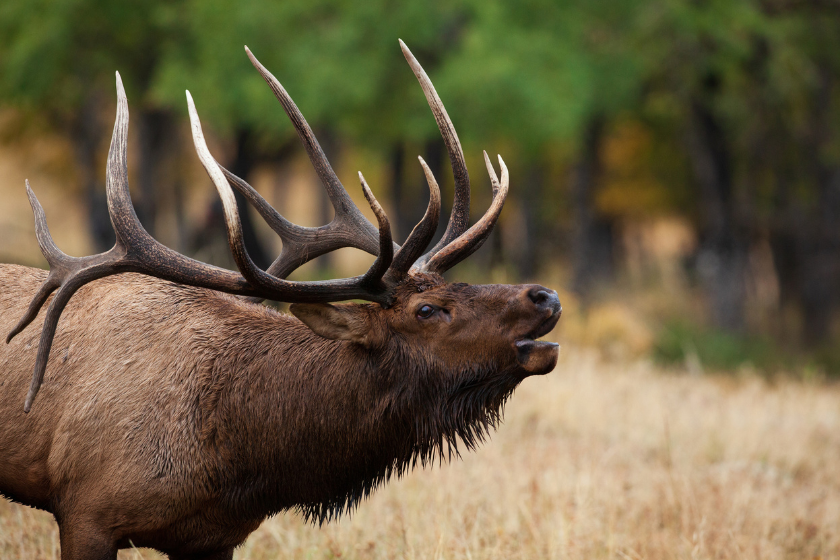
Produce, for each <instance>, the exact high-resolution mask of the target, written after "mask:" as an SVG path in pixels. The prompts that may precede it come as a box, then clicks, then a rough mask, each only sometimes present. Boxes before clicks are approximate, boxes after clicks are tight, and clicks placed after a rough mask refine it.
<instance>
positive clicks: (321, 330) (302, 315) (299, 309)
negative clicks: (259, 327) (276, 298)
mask: <svg viewBox="0 0 840 560" xmlns="http://www.w3.org/2000/svg"><path fill="white" fill-rule="evenodd" d="M289 311H291V312H292V314H293V315H294V316H295V317H297V318H298V319H300V320H301V321H303V324H304V325H306V326H307V327H309V328H310V329H311V330H312V332H314V333H315V334H317V335H319V336H323V337H324V338H329V339H330V340H349V341H350V342H355V343H357V344H362V345H364V346H370V345H371V344H372V343H373V339H374V335H373V332H372V331H373V325H372V324H371V323H372V322H371V319H370V314H369V313H368V311H367V309H365V308H364V307H362V306H360V305H356V304H352V303H349V304H343V305H331V304H329V303H294V304H292V305H291V306H290V307H289Z"/></svg>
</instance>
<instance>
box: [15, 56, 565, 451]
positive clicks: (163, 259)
mask: <svg viewBox="0 0 840 560" xmlns="http://www.w3.org/2000/svg"><path fill="white" fill-rule="evenodd" d="M400 45H401V47H402V51H403V54H404V55H405V57H406V59H407V61H408V63H409V65H410V66H411V68H412V70H413V71H414V73H415V75H416V77H417V79H418V80H419V82H420V85H421V87H422V89H423V92H424V93H425V95H426V98H427V100H428V102H429V105H430V107H431V109H432V113H433V114H434V117H435V120H436V121H437V124H438V128H439V129H440V132H441V135H442V137H443V140H444V143H445V145H446V147H447V150H448V152H449V157H450V161H451V165H452V170H453V173H454V177H455V200H454V204H453V208H452V214H451V217H450V220H449V223H448V225H447V227H446V230H445V232H444V235H443V237H442V238H441V240H440V241H439V242H438V243H437V244H436V245H435V246H434V247H433V248H432V249H430V250H429V251H427V252H424V251H426V248H427V246H428V245H429V243H430V242H431V239H432V237H433V235H434V233H435V230H436V228H437V224H438V219H439V214H440V205H441V202H440V190H439V188H438V184H437V182H436V180H435V178H434V176H433V175H432V173H431V171H430V170H429V168H428V166H427V165H426V163H425V162H424V161H423V160H422V158H419V159H420V165H421V166H422V168H423V171H424V172H425V175H426V179H427V182H428V184H429V192H430V199H429V205H428V208H427V210H426V213H425V215H424V216H423V218H422V219H421V220H420V222H419V223H418V224H417V225H416V226H415V228H414V230H413V231H412V232H411V234H410V235H409V236H408V238H407V239H406V241H405V243H404V244H403V245H402V246H399V245H397V244H395V243H394V242H393V241H392V238H391V231H390V225H389V222H388V218H387V216H386V215H385V212H384V211H383V210H382V207H381V206H380V205H379V203H378V202H377V200H376V198H375V197H374V196H373V193H372V192H371V190H370V188H369V187H368V185H367V183H366V182H365V179H364V177H363V176H362V174H361V173H359V179H360V181H361V184H362V189H363V192H364V195H365V197H366V199H367V201H368V203H369V204H370V207H371V209H372V210H373V213H374V215H375V216H376V219H377V222H378V223H377V225H376V226H374V225H373V224H372V223H371V222H370V221H368V220H367V219H366V218H365V217H364V215H363V214H362V213H361V211H360V210H359V209H358V208H357V207H356V206H355V204H354V203H353V202H352V200H351V199H350V197H349V195H348V194H347V192H346V190H345V189H344V187H343V186H342V185H341V183H340V182H339V180H338V177H337V176H336V174H335V172H334V171H333V169H332V167H331V166H330V164H329V162H328V161H327V159H326V157H325V155H324V153H323V151H322V150H321V147H320V146H319V144H318V141H317V140H316V138H315V136H314V135H313V133H312V130H311V129H310V127H309V125H308V124H307V122H306V120H305V119H304V118H303V115H302V114H301V113H300V111H299V110H298V108H297V106H296V105H295V104H294V102H293V101H292V99H291V98H290V97H289V95H288V94H287V93H286V91H285V89H284V88H283V86H282V85H281V84H280V83H279V82H278V81H277V79H276V78H275V77H274V76H273V75H272V74H271V73H270V72H268V70H266V69H265V68H264V67H263V66H262V64H260V62H259V61H258V60H257V59H256V58H255V57H254V55H253V54H252V53H251V51H250V50H248V48H247V47H246V51H247V53H248V56H249V58H250V60H251V62H252V63H253V65H254V66H255V67H256V69H257V70H258V71H259V72H260V74H261V75H262V77H263V78H264V79H265V80H266V82H267V83H268V85H269V86H270V87H271V89H272V91H273V92H274V94H275V96H276V97H277V99H278V100H279V101H280V103H281V105H282V106H283V108H284V110H285V111H286V113H287V114H288V116H289V118H290V119H291V121H292V123H293V125H294V127H295V129H296V131H297V133H298V135H299V137H300V139H301V141H302V142H303V145H304V147H305V149H306V151H307V153H308V155H309V158H310V160H311V162H312V164H313V166H314V167H315V170H316V172H317V174H318V176H319V178H320V179H321V181H322V183H323V185H324V188H325V189H326V192H327V195H328V196H329V198H330V200H331V202H332V204H333V207H334V208H335V218H334V219H333V221H332V222H330V223H329V224H328V225H326V226H322V227H316V228H309V227H301V226H298V225H295V224H292V223H290V222H289V221H288V220H286V219H285V218H284V217H283V216H281V215H280V214H279V213H278V212H277V211H276V210H275V209H274V208H272V207H271V206H270V205H269V204H268V203H267V202H266V201H265V199H263V198H262V197H261V196H260V195H259V194H258V193H257V192H256V191H255V190H254V189H253V188H252V187H251V186H250V185H249V184H248V183H246V182H245V181H244V180H243V179H241V178H239V177H237V176H235V175H234V174H232V173H230V172H229V171H228V170H226V169H224V168H223V167H222V166H221V165H219V164H218V162H216V160H215V159H214V158H213V156H212V155H211V154H210V152H209V150H208V148H207V145H206V143H205V141H204V137H203V133H202V129H201V124H200V122H199V118H198V115H197V113H196V110H195V106H194V103H193V100H192V97H191V96H190V94H189V92H187V102H188V106H189V113H190V121H191V125H192V135H193V140H194V144H195V148H196V151H197V153H198V156H199V159H200V160H201V162H202V164H203V165H204V167H205V169H206V171H207V173H208V174H209V175H210V177H211V179H212V181H213V183H214V185H215V187H216V189H217V191H218V193H219V195H220V197H221V200H222V204H223V207H224V215H225V223H226V226H227V232H228V241H229V245H230V248H231V251H232V253H233V256H234V259H235V261H236V264H237V266H238V268H239V271H240V273H236V272H232V271H228V270H224V269H221V268H217V267H214V266H212V265H208V264H204V263H201V262H198V261H195V260H193V259H190V258H188V257H185V256H183V255H181V254H179V253H176V252H174V251H172V250H171V249H169V248H167V247H165V246H163V245H161V244H160V243H159V242H157V241H156V240H155V239H153V238H152V237H151V236H150V235H149V234H148V233H147V232H146V231H145V229H144V228H143V226H142V225H141V224H140V222H139V221H138V219H137V216H136V214H135V212H134V208H133V206H132V204H131V199H130V196H129V190H128V179H127V162H126V145H127V131H128V104H127V100H126V96H125V91H124V89H123V86H122V82H121V80H120V77H119V73H118V74H117V96H118V105H117V118H116V123H115V125H114V133H113V137H112V140H111V148H110V151H109V154H108V167H107V195H108V208H109V213H110V215H111V221H112V223H113V225H114V229H115V232H116V243H115V245H114V247H113V248H112V249H110V250H109V251H107V252H105V253H101V254H99V255H93V256H88V257H81V258H74V257H70V256H68V255H65V254H64V253H62V252H61V251H60V250H59V249H58V248H57V247H56V245H55V243H54V242H53V240H52V237H51V235H50V233H49V230H48V228H47V224H46V218H45V216H44V212H43V209H42V208H41V206H40V204H39V202H38V200H37V198H36V197H35V195H34V193H33V192H32V190H31V189H30V188H29V183H28V181H27V185H26V186H27V193H28V196H29V199H30V203H31V205H32V208H33V212H34V214H35V224H36V234H37V237H38V242H39V245H40V247H41V251H42V252H43V254H44V256H45V257H46V259H47V261H48V262H49V264H50V273H49V276H48V278H47V279H46V281H45V282H44V284H43V285H42V286H41V288H40V290H39V291H38V293H37V294H36V296H35V297H34V298H33V300H32V302H31V304H30V306H29V309H28V310H27V312H26V314H25V315H24V317H23V318H21V320H20V321H19V323H18V324H17V325H16V326H15V328H14V329H13V330H12V332H11V333H10V334H9V336H8V338H7V342H8V341H9V340H11V338H12V337H14V336H15V335H16V334H17V333H19V332H20V331H21V330H23V329H24V328H26V326H27V325H28V324H29V323H31V322H32V320H33V319H34V318H35V316H36V315H37V313H38V311H39V310H40V308H41V307H42V306H43V305H44V304H45V303H46V301H47V299H48V297H49V296H50V294H51V293H52V292H54V291H56V290H57V292H56V294H55V296H54V297H53V299H52V302H51V303H50V305H49V308H48V310H47V313H46V317H45V321H44V326H43V329H42V333H41V339H40V344H39V348H38V355H37V360H36V364H35V369H34V372H33V377H32V383H31V386H30V390H29V393H28V395H27V397H26V403H25V406H24V410H26V411H29V410H30V408H31V406H32V402H33V399H34V398H35V396H36V394H37V392H38V389H39V387H40V385H41V382H42V380H43V376H44V371H45V368H46V365H47V360H48V356H49V351H50V347H51V344H52V341H53V338H54V335H55V331H56V326H57V324H58V320H59V317H60V315H61V313H62V311H63V309H64V308H65V306H66V304H67V302H68V301H69V300H70V298H71V297H72V295H73V294H74V293H75V292H76V290H78V289H79V288H80V287H81V286H82V285H84V284H85V283H87V282H91V281H93V280H96V279H98V278H102V277H105V276H109V275H113V274H118V273H121V272H139V273H142V274H147V275H150V276H155V277H158V278H163V279H166V280H170V281H173V282H177V283H181V284H187V285H193V286H201V287H206V288H210V289H213V290H218V291H222V292H227V293H231V294H237V295H241V296H245V297H249V298H251V299H252V300H254V301H261V300H262V299H272V300H277V301H285V302H290V303H293V305H292V306H291V312H292V313H293V314H294V315H296V316H297V317H298V318H299V319H300V320H301V321H302V322H303V323H305V324H306V325H307V326H308V327H309V328H310V329H311V330H312V331H314V332H315V333H316V334H318V335H320V336H322V337H325V338H328V339H336V340H347V341H351V342H353V343H355V344H356V345H358V347H359V348H360V349H366V350H377V351H378V352H380V355H381V356H384V357H383V358H382V359H383V360H386V361H387V360H388V359H389V356H402V357H403V358H408V360H409V362H411V361H413V363H416V364H418V367H422V368H424V369H425V371H429V372H438V373H439V374H440V376H444V375H447V376H448V378H446V379H433V378H430V377H428V376H427V378H426V379H424V382H430V383H439V384H441V385H443V386H446V387H448V390H447V391H448V394H449V395H450V397H451V398H450V399H449V402H450V405H451V406H456V407H457V406H462V407H467V408H469V407H468V406H467V404H465V403H464V402H462V401H459V400H458V395H459V394H461V393H462V392H463V390H464V389H465V388H466V387H475V386H476V384H478V385H481V386H482V387H485V386H486V387H485V388H486V390H483V391H477V392H476V391H472V394H473V395H474V394H478V395H480V398H478V399H477V400H475V403H478V404H476V406H479V405H482V406H489V407H490V408H491V409H493V410H498V407H499V406H500V405H501V403H502V402H504V399H505V398H506V397H507V395H509V393H510V391H511V390H512V389H513V388H514V387H515V386H516V384H517V383H518V382H519V381H521V379H522V378H523V377H525V376H527V375H532V374H542V373H546V372H548V371H550V370H551V369H553V367H554V365H555V363H556V360H557V345H556V344H553V343H549V342H541V341H537V339H538V338H539V337H540V336H543V335H545V334H547V333H548V332H549V331H550V330H551V329H552V328H553V327H554V325H555V324H556V323H557V320H558V319H559V316H560V311H561V309H560V303H559V301H558V299H557V294H556V293H555V292H554V291H553V290H549V289H547V288H544V287H542V286H536V285H527V286H508V285H491V286H470V285H467V284H447V283H445V282H444V280H443V279H442V277H441V276H440V275H441V274H442V273H443V272H444V271H446V270H448V269H449V268H451V267H453V266H454V265H455V264H457V263H459V262H460V261H462V260H463V259H465V258H467V257H468V256H469V255H471V254H472V253H473V252H475V251H476V250H477V249H478V248H479V247H480V246H481V245H482V243H483V242H484V241H485V240H486V239H487V237H488V235H489V233H490V231H491V229H492V227H493V225H494V224H495V223H496V220H497V219H498V217H499V213H500V212H501V209H502V206H503V204H504V201H505V198H506V197H507V193H508V184H509V176H508V170H507V168H506V166H505V163H504V161H502V159H501V156H500V157H499V166H500V168H501V178H499V177H498V176H497V174H496V171H495V169H494V168H493V166H492V164H491V162H490V159H489V157H488V156H487V153H486V152H485V153H484V159H485V163H486V166H487V171H488V173H489V175H490V181H491V184H492V189H493V201H492V203H491V205H490V207H489V209H488V210H487V212H486V213H485V214H484V215H483V216H482V217H481V219H479V220H478V221H477V222H476V223H475V224H474V225H472V226H471V227H470V226H469V199H470V183H469V175H468V174H467V168H466V164H465V162H464V155H463V151H462V149H461V145H460V142H459V140H458V136H457V134H456V133H455V129H454V127H453V126H452V123H451V121H450V120H449V117H448V115H447V113H446V110H445V109H444V107H443V104H442V103H441V101H440V98H439V97H438V95H437V93H436V92H435V89H434V87H433V86H432V83H431V81H430V80H429V78H428V76H427V75H426V73H425V72H424V70H423V69H422V67H421V66H420V64H419V63H418V62H417V61H416V59H415V58H414V56H413V55H412V54H411V52H410V51H409V50H408V48H407V47H406V46H405V44H404V43H402V41H400ZM231 187H233V188H235V189H237V190H238V191H239V192H240V193H242V195H244V197H245V198H246V199H247V200H248V201H249V202H250V203H251V204H252V205H253V206H254V207H255V208H256V210H257V211H258V212H259V213H260V215H261V216H262V217H263V218H264V219H265V220H266V222H267V223H268V224H269V226H270V227H271V228H272V229H273V230H274V231H275V232H276V233H277V234H278V235H279V236H280V237H281V238H282V240H283V248H282V251H281V254H280V255H279V256H278V258H277V259H276V260H275V261H274V262H273V263H272V264H271V266H269V267H268V268H267V269H266V270H265V271H263V270H261V269H260V268H259V267H257V266H256V265H255V264H254V263H253V261H252V260H251V258H250V256H249V255H248V253H247V251H246V249H245V245H244V242H243V237H242V231H241V223H240V219H239V214H238V212H239V210H238V208H237V205H236V202H235V199H234V196H233V191H232V190H231ZM341 247H355V248H358V249H361V250H363V251H366V252H368V253H370V254H372V255H376V256H377V258H376V260H375V262H374V263H373V265H372V266H371V267H370V269H369V270H368V271H367V272H366V273H365V274H363V275H361V276H357V277H354V278H344V279H336V280H328V281H315V282H291V281H287V280H285V278H286V277H287V276H288V275H289V274H290V273H291V272H292V271H293V270H295V269H296V268H298V267H299V266H301V265H302V264H304V263H306V262H308V261H309V260H312V259H314V258H315V257H318V256H320V255H323V254H325V253H327V252H330V251H333V250H335V249H338V248H341ZM350 299H361V300H367V301H369V302H373V303H367V304H359V303H345V304H338V305H332V304H331V303H330V302H336V301H342V300H350ZM488 317H490V318H492V319H489V320H488ZM477 329H480V331H481V336H479V337H477V336H476V330H477ZM407 339H410V340H411V343H410V344H407V343H406V342H405V341H406V340H407ZM401 363H405V362H401ZM442 364H446V366H447V367H443V366H442ZM476 368H478V369H480V370H481V371H479V372H476V371H475V370H476ZM453 371H454V372H460V373H458V374H456V375H453V374H452V372H453ZM444 372H448V373H444ZM482 372H483V373H482ZM482 384H483V385H482ZM411 390H422V387H413V388H411ZM481 399H484V400H485V401H487V402H484V401H482V400H481ZM459 403H460V404H459ZM482 403H483V404H482ZM494 404H495V405H497V406H495V407H494ZM465 410H466V408H465ZM476 414H478V412H476ZM486 414H487V413H485V415H486ZM494 414H497V413H496V412H491V413H490V418H489V421H490V422H492V421H493V420H494V418H495V417H494V416H493V415H494ZM461 416H462V419H463V420H464V422H465V424H464V425H465V426H466V425H471V422H473V421H475V420H476V418H478V417H475V418H472V419H469V418H467V416H469V415H468V414H466V412H465V413H464V414H462V415H461ZM478 421H479V422H484V423H485V425H486V422H487V421H488V420H487V417H486V416H484V417H482V418H481V419H479V420H478ZM470 430H471V428H470ZM456 431H458V430H457V427H456ZM467 432H468V433H467V435H466V436H464V433H461V434H460V435H462V437H466V438H467V442H468V444H470V439H469V438H470V436H469V434H470V433H472V432H470V431H469V430H467ZM415 451H416V450H415ZM421 454H422V453H421Z"/></svg>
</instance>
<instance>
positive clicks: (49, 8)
mask: <svg viewBox="0 0 840 560" xmlns="http://www.w3.org/2000/svg"><path fill="white" fill-rule="evenodd" d="M178 11H179V3H178V2H147V1H143V0H124V1H121V2H113V1H109V0H32V1H26V2H20V1H10V2H3V3H2V5H0V37H2V40H0V99H2V100H3V101H5V102H7V103H8V102H12V103H17V104H21V105H26V106H30V107H34V106H38V107H40V108H46V109H47V110H50V111H53V112H55V114H56V116H66V115H68V114H71V113H72V112H73V111H75V110H76V109H77V108H78V106H79V105H80V104H81V103H82V100H83V99H84V98H85V97H87V96H90V95H91V94H92V92H94V91H95V90H96V89H98V88H107V89H106V90H105V91H108V92H109V93H110V92H112V91H113V87H114V85H113V83H114V82H113V76H114V74H113V73H114V71H115V70H121V72H122V75H123V79H124V81H125V84H126V88H127V92H128V94H129V96H132V97H134V98H135V99H136V100H137V101H144V99H143V94H144V92H145V90H146V88H147V87H148V86H149V84H150V82H151V81H152V80H153V79H154V73H155V71H156V69H157V64H158V62H159V60H160V57H161V53H162V52H164V51H165V50H166V49H168V48H169V47H170V45H171V44H172V42H173V41H174V40H175V37H176V36H177V35H178V26H179V17H178ZM138 97H140V99H137V98H138Z"/></svg>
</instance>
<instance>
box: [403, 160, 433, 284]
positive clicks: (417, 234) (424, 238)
mask: <svg viewBox="0 0 840 560" xmlns="http://www.w3.org/2000/svg"><path fill="white" fill-rule="evenodd" d="M417 159H418V160H420V165H421V166H422V167H423V173H425V175H426V182H427V183H428V184H429V205H428V206H427V207H426V214H425V215H424V216H423V219H421V220H420V222H419V223H418V224H417V225H416V226H414V229H413V230H411V233H410V234H409V235H408V238H407V239H406V240H405V243H403V245H402V247H400V250H399V251H397V254H396V255H395V256H394V262H393V264H392V265H391V270H393V271H394V273H395V274H398V275H403V274H405V273H406V272H408V270H409V269H410V268H411V267H412V265H414V262H415V261H416V260H417V259H418V258H420V256H421V255H422V254H423V251H425V250H426V247H427V246H428V245H429V243H431V241H432V238H433V237H434V235H435V231H437V226H438V221H439V220H440V187H439V186H438V183H437V181H436V180H435V176H434V174H432V170H431V169H429V166H428V165H426V162H425V161H423V158H422V157H419V156H418V157H417Z"/></svg>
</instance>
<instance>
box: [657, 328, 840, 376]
mask: <svg viewBox="0 0 840 560" xmlns="http://www.w3.org/2000/svg"><path fill="white" fill-rule="evenodd" d="M653 356H654V358H655V359H656V360H657V361H659V362H660V363H663V364H669V365H673V364H680V365H683V364H684V365H686V366H687V367H688V368H689V369H695V370H701V371H707V372H737V371H739V370H742V369H748V370H757V371H759V372H760V373H762V374H764V375H767V376H773V375H776V374H783V375H793V376H796V377H801V378H803V379H807V378H813V377H820V376H823V375H828V376H831V377H837V376H840V352H838V351H837V349H836V348H834V347H833V346H828V345H827V346H824V347H822V348H819V349H817V350H811V351H807V352H806V351H804V350H803V349H802V348H799V347H797V346H796V345H792V346H788V347H786V346H782V345H780V344H779V343H778V341H776V340H774V339H773V338H771V337H769V336H761V335H750V334H735V333H730V332H725V331H721V330H717V329H711V328H707V327H704V326H701V325H699V324H696V323H691V322H689V321H687V320H685V319H681V320H676V321H670V322H667V323H666V324H665V325H664V326H663V327H662V328H661V329H660V331H659V333H658V335H657V338H656V342H655V343H654V348H653Z"/></svg>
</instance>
